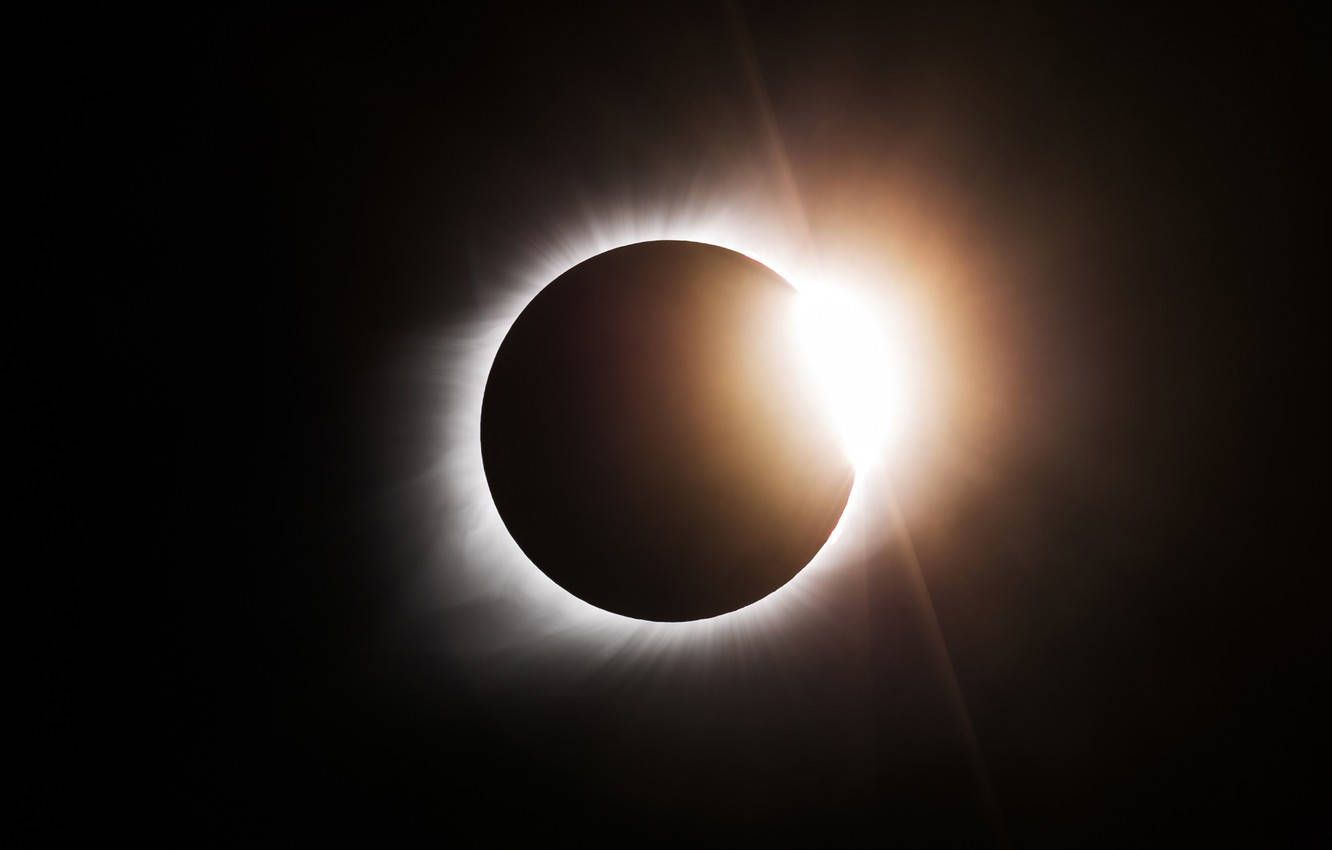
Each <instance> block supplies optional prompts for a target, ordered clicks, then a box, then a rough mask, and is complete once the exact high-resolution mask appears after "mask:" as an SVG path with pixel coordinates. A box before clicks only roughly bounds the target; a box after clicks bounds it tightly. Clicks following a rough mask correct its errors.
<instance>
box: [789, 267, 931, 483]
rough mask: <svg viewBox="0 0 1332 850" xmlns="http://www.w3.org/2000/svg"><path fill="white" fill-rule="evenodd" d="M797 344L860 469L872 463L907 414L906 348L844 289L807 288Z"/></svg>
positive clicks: (801, 302)
mask: <svg viewBox="0 0 1332 850" xmlns="http://www.w3.org/2000/svg"><path fill="white" fill-rule="evenodd" d="M795 326H796V336H797V341H798V344H799V345H800V348H801V352H802V354H803V355H804V362H805V364H806V366H807V368H808V369H809V379H810V382H811V383H812V384H813V385H814V387H815V388H816V392H817V393H818V395H819V397H820V400H821V401H822V403H823V405H824V407H825V408H826V410H827V411H828V414H829V416H830V417H831V419H832V421H833V425H834V427H836V429H837V431H838V433H839V434H840V436H841V439H842V443H843V445H844V446H845V449H846V452H847V455H848V456H849V457H850V459H851V462H852V464H853V465H854V466H855V468H856V470H857V471H858V472H864V471H866V470H867V469H869V468H870V467H872V466H873V465H874V464H875V463H876V462H877V461H878V460H879V458H880V456H881V454H882V452H883V449H884V447H885V445H886V444H887V443H888V442H889V440H890V438H891V437H892V436H893V435H894V433H895V432H896V431H897V430H898V429H899V428H900V427H901V425H902V421H903V419H904V417H905V415H906V413H907V405H906V404H905V403H904V402H905V399H904V398H903V396H904V393H905V390H906V386H905V377H906V376H905V374H904V368H903V367H904V361H905V359H906V357H905V354H906V352H904V351H902V350H900V346H898V347H897V350H895V348H894V346H893V339H892V338H891V337H890V336H889V334H888V333H887V332H886V330H885V328H884V327H883V325H882V324H881V322H880V317H879V316H878V315H876V311H874V310H872V309H870V307H869V305H867V304H863V303H861V302H859V301H858V300H857V299H855V298H854V297H853V296H851V295H850V294H849V293H848V292H846V291H843V290H812V291H811V290H803V291H801V293H800V297H799V298H798V300H797V301H796V309H795Z"/></svg>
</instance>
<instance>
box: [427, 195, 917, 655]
mask: <svg viewBox="0 0 1332 850" xmlns="http://www.w3.org/2000/svg"><path fill="white" fill-rule="evenodd" d="M739 196H740V197H742V198H743V197H745V195H744V193H739ZM750 198H751V200H752V201H753V203H752V204H751V205H748V206H736V205H732V206H728V207H725V208H720V209H719V208H717V207H709V206H708V205H706V204H699V203H696V202H695V203H690V204H686V205H685V206H687V207H689V209H686V210H683V211H677V212H676V213H669V212H663V211H661V210H660V209H658V210H653V211H648V212H645V211H642V210H637V211H624V210H621V211H619V212H614V211H611V212H609V213H603V214H599V215H589V216H587V218H586V219H585V220H584V221H583V222H582V223H581V224H580V223H577V222H575V223H569V222H566V223H565V224H564V225H563V228H562V232H561V233H560V234H559V235H558V238H552V239H546V240H542V241H541V242H540V244H538V245H537V246H534V247H535V250H534V251H532V254H531V256H530V257H529V260H528V261H527V262H526V263H518V264H515V265H514V266H513V267H510V268H508V269H501V270H498V271H496V272H495V273H493V275H492V276H491V277H490V279H482V280H479V281H478V288H479V289H480V290H481V291H482V292H483V293H485V300H483V301H482V303H481V304H479V305H478V309H477V315H476V316H475V317H474V318H473V319H472V320H471V321H469V322H467V323H466V324H464V325H462V326H460V327H456V328H454V329H453V330H452V332H451V333H449V334H448V339H449V340H450V342H449V343H448V344H447V347H446V348H445V349H443V350H441V349H440V348H439V347H438V345H436V346H435V347H434V348H433V349H432V350H433V354H432V355H431V357H432V358H433V359H434V366H433V369H432V377H433V378H435V379H437V380H438V379H442V380H441V381H440V383H439V384H438V386H439V388H440V390H441V391H442V398H441V399H440V401H441V402H442V409H443V410H444V411H445V418H444V420H443V422H442V423H441V424H442V426H443V427H442V429H441V431H440V432H439V433H440V437H441V441H442V442H441V445H440V447H439V451H438V454H437V457H438V461H439V462H438V465H437V466H436V467H435V468H434V470H433V471H432V473H431V475H430V479H431V480H433V481H435V482H436V484H435V485H434V486H435V487H437V488H438V489H437V491H436V495H437V497H438V502H437V503H438V504H439V505H440V509H441V510H442V512H443V517H442V519H443V520H444V526H443V528H442V529H441V531H442V536H441V537H440V538H439V540H438V542H439V544H440V546H441V549H443V550H444V551H446V552H447V554H441V556H440V557H439V564H440V567H439V568H438V569H436V570H434V571H432V573H431V574H430V584H431V585H432V587H431V588H430V589H429V591H428V593H427V594H426V595H427V596H428V597H429V598H433V599H435V600H438V601H437V602H436V603H435V604H436V605H443V606H445V607H447V608H453V609H462V608H467V607H469V606H480V608H482V609H484V610H485V611H486V612H487V613H486V614H485V616H484V621H485V622H486V624H487V625H486V627H485V628H484V629H481V628H473V627H468V629H467V630H466V632H465V633H460V634H455V635H454V638H453V639H452V640H451V641H450V645H451V646H453V647H455V648H456V649H457V650H458V651H466V652H468V653H469V654H475V653H478V652H479V653H481V654H483V655H485V654H487V653H488V654H490V655H492V656H494V655H503V656H504V657H506V658H513V657H514V653H518V654H519V655H523V654H527V655H530V656H538V655H546V654H549V653H550V652H553V651H555V652H558V651H565V650H568V651H574V652H576V653H577V655H578V657H580V658H583V659H584V660H585V661H586V662H587V663H590V664H595V663H597V659H601V660H602V661H608V660H609V659H612V658H623V657H625V655H626V654H627V655H630V656H632V657H635V658H638V657H656V656H662V655H671V654H673V653H676V652H682V651H683V652H691V653H692V652H694V651H695V650H705V649H706V648H709V647H711V648H713V649H721V648H722V647H723V645H724V646H725V647H726V648H728V649H729V650H730V651H748V650H745V649H744V648H745V647H748V648H749V649H750V650H752V649H754V648H755V647H756V646H757V644H756V641H757V642H760V643H761V642H763V641H766V640H773V639H777V636H778V635H779V634H780V631H781V628H780V627H781V626H782V625H785V624H790V623H791V622H792V621H793V619H799V618H801V617H803V618H805V622H809V621H810V620H809V619H808V618H811V617H812V618H815V619H821V616H822V615H821V613H820V612H822V611H825V610H826V608H825V606H822V605H821V604H820V603H819V599H820V597H821V596H822V595H824V594H826V593H829V592H832V591H831V586H830V585H829V582H828V578H829V576H830V575H831V574H833V573H835V572H836V571H837V569H838V568H839V567H843V566H844V565H846V564H848V563H853V562H857V561H858V560H859V559H860V557H861V555H862V553H863V547H864V546H865V540H864V539H863V535H860V534H850V535H848V534H847V533H845V532H846V530H847V528H848V527H859V528H868V527H870V525H875V526H876V527H877V524H871V523H866V522H860V521H858V520H859V515H860V513H861V511H862V502H863V491H864V488H863V486H862V484H863V483H864V480H865V478H866V475H867V469H865V468H863V467H861V466H859V464H860V463H861V462H865V463H868V461H869V459H870V458H871V457H872V456H874V454H875V452H876V451H877V450H878V446H880V445H881V444H882V439H881V438H882V437H883V436H884V434H882V433H880V429H881V428H882V427H883V426H884V424H885V423H888V424H889V425H891V423H892V422H893V416H892V414H893V411H894V402H893V399H894V398H895V396H894V395H893V394H892V393H891V392H890V393H888V394H885V395H883V396H882V397H879V398H878V399H877V400H873V401H865V402H861V401H857V400H856V396H855V388H856V387H858V386H861V385H862V384H863V382H865V381H867V380H868V381H871V382H872V379H873V378H874V377H875V376H881V377H884V378H885V380H887V381H888V385H889V386H898V387H899V392H900V385H898V384H893V383H892V382H891V381H892V379H891V375H892V368H891V367H886V368H887V371H879V372H876V371H874V369H875V367H874V366H873V365H867V366H865V367H864V368H863V369H862V368H861V367H851V371H848V372H845V373H843V375H844V377H845V380H842V379H840V378H839V379H838V381H837V386H836V387H835V388H833V391H832V394H831V397H835V399H836V400H835V401H833V402H831V403H833V404H835V405H836V410H838V411H843V412H845V416H846V420H845V421H846V422H847V423H848V430H847V431H846V432H845V433H846V435H847V438H848V449H849V450H851V451H852V453H853V455H854V456H855V457H857V458H858V461H857V463H858V467H857V478H856V485H855V486H854V487H853V489H852V493H851V497H850V499H849V501H848V504H847V507H846V509H845V510H844V511H843V514H842V518H841V521H840V522H839V524H838V526H837V528H836V529H835V530H834V531H833V533H832V535H831V536H830V537H829V540H828V542H827V543H825V544H824V546H823V548H822V549H821V550H820V551H819V552H818V553H817V554H816V555H815V556H814V558H813V559H812V560H811V561H810V563H809V564H808V565H806V566H805V568H804V569H803V570H801V571H800V572H799V573H798V574H797V575H796V576H795V577H794V578H792V579H791V580H790V581H789V582H787V583H786V584H785V585H783V586H782V587H780V588H778V589H777V590H776V591H774V592H773V593H771V594H769V595H768V596H766V597H764V598H762V599H760V600H758V601H756V602H754V603H752V604H750V605H748V606H745V607H744V608H741V609H738V610H736V611H732V612H730V613H727V614H722V615H719V616H717V617H713V618H710V619H705V620H694V621H689V622H672V623H661V622H652V621H646V620H637V619H633V618H630V617H624V616H621V615H619V614H614V613H611V612H609V611H605V610H602V609H600V608H597V607H595V606H593V605H591V604H589V603H587V602H584V601H583V600H581V599H579V598H578V597H576V596H574V595H573V594H571V593H568V592H567V591H565V590H564V589H563V588H561V587H559V586H558V585H557V584H555V583H554V582H553V581H552V580H551V579H550V578H548V577H547V576H546V575H545V573H543V572H542V571H541V570H540V569H538V568H537V567H536V565H534V564H533V563H532V562H531V561H529V560H528V559H527V557H526V556H525V555H524V554H523V552H522V550H521V549H519V548H518V546H517V544H516V543H515V542H514V541H513V538H512V537H511V536H510V535H509V532H508V529H507V528H506V527H505V526H504V523H503V520H502V519H501V518H500V516H499V512H498V510H497V509H496V508H495V504H494V502H493V500H492V498H491V495H490V489H489V486H488V484H487V482H486V477H485V471H484V467H483V465H482V459H481V439H480V418H481V403H482V398H483V395H484V392H485V385H486V380H487V377H488V376H489V372H490V367H491V364H492V363H493V361H494V358H495V354H496V352H497V351H498V349H499V346H500V343H501V342H502V341H503V339H504V336H505V334H506V333H507V332H508V330H509V328H510V326H511V325H512V324H513V322H514V320H515V319H516V318H517V317H518V314H519V313H520V312H521V311H522V310H523V308H524V307H526V305H527V304H528V302H530V301H531V300H532V298H533V297H535V296H536V294H537V293H538V292H540V291H541V289H543V288H544V287H545V286H546V285H547V284H549V283H550V282H551V281H553V280H555V278H557V277H558V276H559V275H560V274H562V273H563V272H565V271H567V270H568V269H570V268H572V267H573V266H575V265H577V264H579V263H581V262H583V261H584V260H587V259H589V258H591V257H593V256H596V255H597V254H600V253H603V252H605V251H608V250H610V249H612V248H616V247H619V246H622V245H628V244H632V243H635V242H643V241H649V240H656V239H679V240H688V241H696V242H706V243H710V244H715V245H720V246H722V247H725V248H730V249H731V250H735V251H738V252H740V253H742V254H745V255H747V256H749V257H752V258H754V259H756V260H758V261H759V262H761V263H763V264H765V265H767V266H768V267H769V268H771V269H773V270H774V271H776V272H777V273H778V274H780V275H782V276H783V277H784V278H785V279H786V280H787V281H789V282H790V283H791V284H792V285H794V286H795V287H796V288H797V289H798V290H801V291H802V292H803V291H804V290H805V288H806V287H805V285H804V283H803V282H805V281H823V280H826V279H827V276H826V275H825V274H823V273H822V271H823V270H822V269H820V268H818V267H817V264H816V263H814V262H813V260H812V258H811V257H810V256H809V251H808V248H807V245H808V243H807V240H802V239H800V238H799V237H798V235H797V232H796V231H795V230H794V229H793V228H792V227H791V226H789V223H784V222H783V221H782V220H780V219H779V218H776V217H775V215H774V213H772V209H773V205H772V204H769V203H763V199H762V198H761V197H759V196H754V195H751V196H750ZM802 246H804V247H802ZM811 288H813V287H811ZM820 288H821V287H820ZM811 303H821V302H811ZM833 314H834V315H841V316H842V318H841V319H836V320H831V319H830V320H829V321H827V322H825V321H824V319H823V318H822V317H823V315H824V314H823V308H822V307H820V308H818V309H816V310H814V311H813V312H811V313H809V314H808V318H810V319H811V320H812V322H811V327H810V330H811V331H812V332H813V340H814V341H815V343H816V344H815V345H814V348H813V350H827V351H830V352H832V353H830V354H828V355H827V358H828V362H827V368H829V369H836V368H848V367H846V366H845V365H843V366H841V367H838V366H836V365H835V364H837V363H842V364H845V363H846V362H848V359H854V358H863V357H866V356H868V358H869V359H868V360H867V361H864V362H867V363H870V364H873V363H880V364H881V365H882V364H883V363H891V360H890V359H889V360H883V359H882V358H880V357H879V350H880V348H884V347H885V346H886V349H887V351H889V352H891V350H892V346H891V345H886V343H885V342H884V341H883V339H881V338H880V337H879V336H876V335H875V334H873V333H867V334H862V333H861V330H864V327H863V323H862V322H860V320H859V319H858V318H854V317H847V316H846V314H845V311H842V310H841V308H833ZM843 321H849V322H850V323H851V326H853V327H856V328H860V329H861V330H858V331H857V334H860V336H857V337H855V338H856V339H857V340H859V341H856V342H851V343H848V346H849V347H847V349H846V350H845V351H843V349H842V348H841V347H839V346H840V343H837V344H831V345H824V344H823V343H820V342H818V340H824V341H825V342H828V341H829V337H832V338H833V340H836V339H837V338H839V337H841V336H842V334H840V333H839V331H838V328H839V327H842V326H843V325H842V322H843ZM819 356H820V357H822V356H823V355H819ZM830 374H834V373H833V372H830ZM838 415H839V416H841V415H842V414H840V413H839V414H838ZM885 433H886V432H885ZM445 564H447V566H444V565H445ZM417 598H418V599H419V598H422V597H420V596H418V597H417ZM433 610H434V611H435V613H436V614H437V613H438V608H435V609H433ZM444 620H446V621H448V620H465V621H468V622H471V620H469V619H468V618H463V617H448V616H446V617H444ZM831 625H832V624H829V626H830V627H831ZM464 647H465V649H464Z"/></svg>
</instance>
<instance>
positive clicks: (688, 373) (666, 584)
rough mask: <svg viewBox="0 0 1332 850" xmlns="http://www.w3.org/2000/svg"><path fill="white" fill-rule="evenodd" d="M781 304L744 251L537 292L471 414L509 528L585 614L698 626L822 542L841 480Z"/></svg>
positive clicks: (640, 260)
mask: <svg viewBox="0 0 1332 850" xmlns="http://www.w3.org/2000/svg"><path fill="white" fill-rule="evenodd" d="M795 297H796V292H795V290H794V289H793V288H792V287H791V286H790V284H788V283H787V282H786V281H785V280H783V279H782V278H781V277H780V276H779V275H778V274H777V273H776V272H774V271H772V270H771V269H769V268H768V267H766V266H764V265H762V264H761V263H758V262H756V261H754V260H752V259H750V258H748V257H746V256H744V255H742V254H738V253H736V252H734V251H730V250H727V249H725V248H721V247H718V246H716V245H706V244H702V243H698V242H674V241H660V242H641V243H638V244H635V245H626V246H624V247H621V248H616V249H614V250H611V251H607V252H605V253H603V254H599V255H597V256H595V257H593V258H591V259H589V260H587V261H585V262H583V263H580V264H579V265H577V266H575V267H574V268H572V269H570V270H569V271H567V272H565V273H564V274H562V275H560V276H559V277H558V278H556V280H555V281H554V282H553V283H551V284H550V285H549V286H547V287H546V288H545V289H544V290H542V291H541V293H539V294H538V295H537V296H536V298H535V299H533V301H532V302H531V303H530V304H528V306H527V307H526V309H524V310H523V312H522V313H521V314H520V315H519V317H518V319H517V320H516V321H515V322H514V324H513V327H512V328H510V329H509V332H508V334H507V336H505V338H504V342H503V343H502V344H501V346H500V349H499V352H498V354H497V355H496V357H495V362H494V365H493V366H492V367H491V370H490V376H489V379H488V380H487V383H486V390H485V399H484V401H483V404H482V411H481V453H482V459H483V461H484V464H485V471H486V479H487V481H488V483H489V485H490V492H491V495H492V496H493V497H494V500H495V506H496V508H497V509H498V510H499V514H500V517H501V518H502V519H503V520H504V524H505V526H506V527H507V528H508V530H509V533H510V534H512V535H513V538H514V540H515V541H516V542H517V543H518V545H519V547H520V548H521V549H522V550H523V552H524V553H525V554H526V555H527V557H528V558H530V559H531V561H532V562H533V563H534V564H536V565H537V566H538V567H539V568H540V569H541V570H542V571H543V572H544V573H545V574H546V575H547V576H549V577H550V578H551V579H552V580H554V581H555V582H556V583H557V584H559V585H560V586H561V587H563V588H564V589H566V590H568V591H569V592H570V593H572V594H574V595H575V596H577V597H579V598H581V599H583V600H584V601H586V602H589V603H591V604H592V605H595V606H597V607H599V608H603V609H605V610H607V611H612V612H615V613H617V614H623V615H625V616H628V617H636V618H639V619H644V620H663V621H679V620H697V619H702V618H705V617H712V616H716V615H718V614H724V613H726V612H728V611H733V610H735V609H737V608H741V607H743V606H745V605H748V604H749V603H751V602H754V601H756V600H758V599H761V598H762V597H764V596H766V595H768V594H769V593H771V592H772V591H774V590H776V589H777V588H779V587H781V586H782V585H783V584H785V583H786V582H787V581H789V580H790V579H791V578H792V577H793V576H794V575H795V574H796V573H798V572H799V571H800V570H801V568H802V567H804V566H805V564H807V563H809V561H810V559H811V558H812V557H813V556H814V554H815V553H816V552H818V550H819V549H820V548H821V547H822V546H823V544H824V542H825V541H826V540H827V539H828V536H829V534H831V532H832V530H833V528H834V527H835V526H836V524H837V521H838V518H839V517H840V516H841V513H842V510H843V508H844V507H845V506H846V502H847V498H848V497H849V495H850V492H851V484H852V479H853V472H852V468H851V465H850V463H849V462H848V460H847V458H846V456H845V452H844V451H843V449H842V446H841V444H840V442H839V440H838V438H837V435H836V431H835V430H834V428H833V427H832V425H831V423H830V422H829V421H827V420H826V418H825V416H824V415H823V413H822V411H821V409H820V408H819V407H818V405H817V404H816V403H815V402H814V398H815V396H814V394H813V392H812V388H811V387H810V386H809V385H808V378H807V377H806V373H805V370H803V369H802V368H801V366H800V363H799V362H798V360H797V358H798V356H799V355H798V352H797V351H796V350H795V345H794V344H793V335H792V330H791V317H792V311H793V309H794V303H795Z"/></svg>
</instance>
